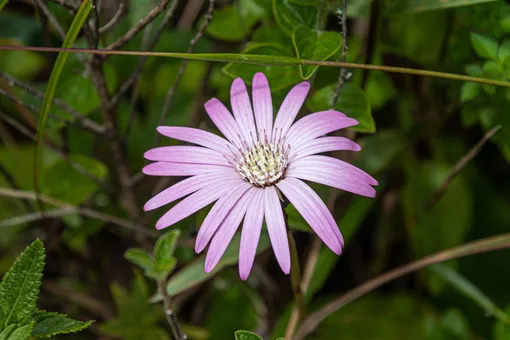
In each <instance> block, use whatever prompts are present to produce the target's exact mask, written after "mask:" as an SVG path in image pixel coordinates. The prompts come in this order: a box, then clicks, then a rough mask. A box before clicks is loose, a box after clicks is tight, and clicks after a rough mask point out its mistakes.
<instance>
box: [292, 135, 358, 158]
mask: <svg viewBox="0 0 510 340" xmlns="http://www.w3.org/2000/svg"><path fill="white" fill-rule="evenodd" d="M338 150H348V151H359V150H361V147H360V146H359V145H358V144H356V143H354V142H353V141H352V140H350V139H349V138H344V137H331V136H328V137H320V138H317V139H314V140H312V141H310V142H307V143H303V144H301V145H299V146H297V147H295V148H291V149H290V152H289V162H291V161H295V160H298V159H300V158H303V157H306V156H310V155H315V154H318V153H323V152H330V151H338Z"/></svg>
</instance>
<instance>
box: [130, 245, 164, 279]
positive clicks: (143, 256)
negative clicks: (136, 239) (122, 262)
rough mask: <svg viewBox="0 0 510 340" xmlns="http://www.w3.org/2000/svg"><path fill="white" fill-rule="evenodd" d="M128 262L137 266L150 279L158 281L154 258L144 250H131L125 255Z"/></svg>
mask: <svg viewBox="0 0 510 340" xmlns="http://www.w3.org/2000/svg"><path fill="white" fill-rule="evenodd" d="M124 257H125V258H126V260H128V261H130V262H132V263H134V264H136V265H137V266H138V267H140V268H141V269H143V270H144V271H145V275H147V276H148V277H151V278H154V279H158V277H159V276H158V275H157V270H156V264H155V263H154V260H153V259H152V257H151V256H150V255H149V254H148V253H147V252H146V251H145V250H143V249H140V248H131V249H128V250H126V252H125V253H124Z"/></svg>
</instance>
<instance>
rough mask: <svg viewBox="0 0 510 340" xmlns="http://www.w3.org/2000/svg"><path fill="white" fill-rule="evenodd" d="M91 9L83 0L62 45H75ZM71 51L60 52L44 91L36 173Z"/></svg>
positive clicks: (65, 46) (88, 3)
mask: <svg viewBox="0 0 510 340" xmlns="http://www.w3.org/2000/svg"><path fill="white" fill-rule="evenodd" d="M91 9H92V4H91V2H90V1H89V0H83V1H82V3H81V5H80V8H79V9H78V12H76V15H75V17H74V19H73V22H72V24H71V27H69V30H68V32H67V35H66V38H65V39H64V42H63V44H62V47H64V48H70V47H73V44H74V41H75V40H76V37H77V36H78V34H79V33H80V30H81V27H82V26H83V24H84V23H85V20H86V19H87V16H88V14H89V12H90V10H91ZM69 53H70V52H60V53H59V54H58V57H57V60H56V61H55V65H54V66H53V70H52V71H51V75H50V79H49V80H48V86H47V88H46V92H45V93H44V99H43V104H42V109H41V116H40V117H39V123H38V125H37V137H36V149H35V154H34V174H37V173H38V171H39V157H40V152H41V147H42V139H43V136H44V129H45V127H46V120H47V119H48V115H49V112H50V109H51V104H52V102H53V97H54V96H55V91H56V89H57V85H58V82H59V80H60V75H61V74H62V70H63V69H64V65H65V63H66V61H67V58H68V57H69ZM34 187H35V190H36V192H37V191H38V184H37V176H34Z"/></svg>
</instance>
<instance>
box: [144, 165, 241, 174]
mask: <svg viewBox="0 0 510 340" xmlns="http://www.w3.org/2000/svg"><path fill="white" fill-rule="evenodd" d="M142 171H143V173H144V174H146V175H149V176H193V175H199V174H205V173H209V172H231V171H235V170H234V169H232V167H231V166H230V165H229V166H223V165H215V164H188V163H169V162H156V163H152V164H149V165H147V166H145V167H144V168H143V169H142Z"/></svg>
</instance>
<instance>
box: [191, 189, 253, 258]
mask: <svg viewBox="0 0 510 340" xmlns="http://www.w3.org/2000/svg"><path fill="white" fill-rule="evenodd" d="M252 187H253V185H251V184H250V183H248V182H245V181H243V182H242V183H239V184H238V185H237V186H235V187H234V188H232V190H230V191H227V192H225V194H224V195H223V196H222V197H220V199H218V201H217V202H216V203H215V204H214V206H213V207H212V209H211V211H210V212H209V214H207V216H206V218H205V220H204V222H202V226H201V227H200V230H199V231H198V235H197V240H196V242H195V251H196V252H197V253H200V252H202V250H204V248H205V247H206V246H207V244H208V243H209V241H210V240H211V238H212V237H213V236H214V233H215V232H216V230H218V227H219V226H220V224H221V223H222V222H223V220H224V219H225V217H226V216H227V215H228V214H229V212H230V211H231V210H232V207H233V206H234V205H235V204H236V203H237V202H238V201H239V199H240V198H241V196H243V195H244V194H245V192H246V191H247V190H248V189H250V188H252Z"/></svg>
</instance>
